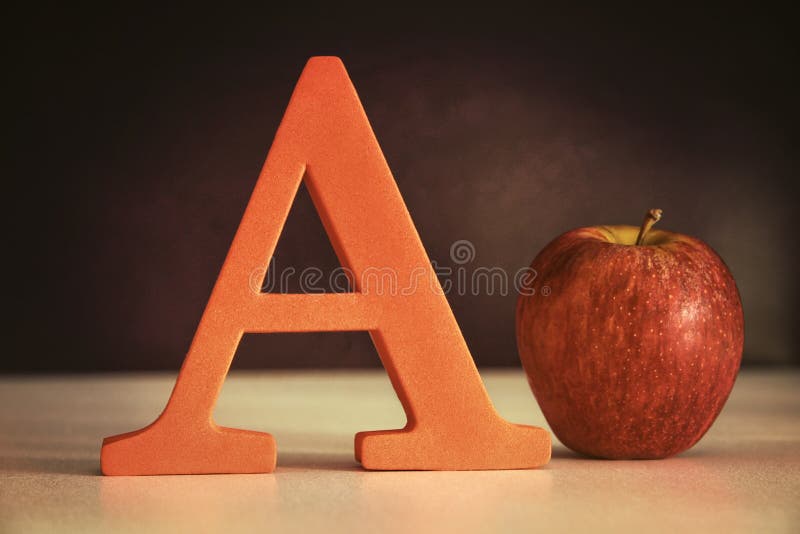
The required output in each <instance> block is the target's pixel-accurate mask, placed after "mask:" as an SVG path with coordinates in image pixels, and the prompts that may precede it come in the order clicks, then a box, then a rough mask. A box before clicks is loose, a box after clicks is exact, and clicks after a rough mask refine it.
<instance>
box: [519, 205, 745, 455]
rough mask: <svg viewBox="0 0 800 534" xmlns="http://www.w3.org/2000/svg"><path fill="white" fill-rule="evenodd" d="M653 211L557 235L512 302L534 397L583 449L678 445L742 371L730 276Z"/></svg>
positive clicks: (668, 450)
mask: <svg viewBox="0 0 800 534" xmlns="http://www.w3.org/2000/svg"><path fill="white" fill-rule="evenodd" d="M660 216H661V210H651V211H650V212H649V213H648V216H647V217H646V218H645V222H644V224H643V225H642V227H641V228H636V227H633V226H596V227H590V228H579V229H577V230H572V231H571V232H567V233H566V234H563V235H561V236H560V237H558V238H556V239H555V240H554V241H552V242H551V243H550V244H549V245H547V246H546V247H545V248H544V250H542V251H541V252H540V253H539V255H538V256H536V259H535V260H534V261H533V264H532V266H531V267H532V268H533V269H534V270H535V272H536V273H537V275H536V277H535V278H534V279H533V281H532V282H531V283H530V284H529V285H528V286H527V288H526V289H528V290H529V291H527V292H523V294H522V295H521V296H520V298H519V301H518V303H517V345H518V348H519V353H520V358H521V360H522V364H523V367H524V368H525V372H526V373H527V375H528V382H529V383H530V386H531V389H532V390H533V393H534V395H535V396H536V400H537V401H538V402H539V405H540V406H541V408H542V412H543V413H544V415H545V417H546V418H547V421H548V423H549V424H550V427H551V428H552V430H553V432H554V433H555V435H556V436H557V437H558V439H559V440H561V442H562V443H563V444H564V445H566V446H567V447H569V448H570V449H573V450H574V451H577V452H580V453H583V454H586V455H589V456H595V457H601V458H615V459H624V458H664V457H667V456H671V455H674V454H678V453H680V452H682V451H685V450H686V449H688V448H689V447H691V446H692V445H694V444H695V443H697V441H698V440H699V439H700V438H701V437H702V436H703V434H705V432H706V431H707V430H708V429H709V427H710V426H711V424H712V423H713V422H714V419H716V417H717V415H718V414H719V412H720V410H722V406H723V404H725V400H726V399H727V398H728V395H729V394H730V391H731V389H732V388H733V383H734V380H735V379H736V373H737V372H738V370H739V363H740V362H741V358H742V345H743V342H744V332H743V330H744V320H743V315H742V305H741V301H740V298H739V292H738V290H737V289H736V283H735V282H734V280H733V277H732V276H731V273H730V271H729V270H728V268H727V267H726V266H725V264H724V263H723V261H722V260H721V259H720V257H719V256H718V255H717V254H716V253H715V252H714V251H713V250H712V249H711V248H710V247H709V246H708V245H706V244H705V243H703V242H702V241H700V240H699V239H696V238H693V237H688V236H685V235H681V234H676V233H672V232H666V231H660V230H652V231H650V228H651V227H652V225H653V224H654V223H655V221H657V220H658V219H659V218H660ZM527 293H533V294H527Z"/></svg>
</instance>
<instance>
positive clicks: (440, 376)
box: [101, 57, 550, 475]
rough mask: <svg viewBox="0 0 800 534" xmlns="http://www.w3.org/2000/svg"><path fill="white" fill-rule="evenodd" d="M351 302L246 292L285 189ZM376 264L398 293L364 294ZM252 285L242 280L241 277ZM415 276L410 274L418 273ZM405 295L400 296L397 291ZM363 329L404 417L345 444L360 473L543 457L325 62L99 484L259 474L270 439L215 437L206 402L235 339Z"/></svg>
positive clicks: (242, 434) (312, 63)
mask: <svg viewBox="0 0 800 534" xmlns="http://www.w3.org/2000/svg"><path fill="white" fill-rule="evenodd" d="M304 177H305V180H306V185H307V187H308V190H309V192H310V193H311V197H312V199H313V201H314V205H315V206H316V208H317V210H318V211H319V213H320V218H321V219H322V222H323V225H324V227H325V229H326V231H327V233H328V235H329V236H330V239H331V242H332V244H333V248H334V250H335V251H336V254H337V256H338V258H339V261H340V262H341V263H342V265H343V266H344V267H345V268H347V269H348V270H349V271H350V273H351V274H352V280H351V282H352V285H353V290H354V292H353V293H327V294H308V295H305V294H270V293H261V292H260V286H261V283H262V281H263V274H264V272H265V266H266V265H267V263H268V260H269V258H270V257H272V254H273V252H274V250H275V245H276V243H277V241H278V237H279V236H280V233H281V231H282V229H283V225H284V222H285V221H286V217H287V214H288V213H289V209H290V207H291V205H292V202H293V200H294V197H295V194H296V193H297V190H298V187H299V186H300V181H301V180H303V179H304ZM387 267H388V268H391V272H392V273H394V274H393V276H395V277H396V281H397V282H398V283H397V286H398V287H399V288H401V289H400V290H398V291H392V292H389V294H386V292H382V291H376V292H370V291H369V290H367V289H366V288H365V287H363V283H362V282H363V280H364V276H365V274H367V273H369V272H370V270H372V271H374V270H375V269H384V270H385V268H387ZM254 273H260V274H261V276H259V277H258V279H257V280H256V281H255V283H253V274H254ZM420 273H422V274H423V276H419V275H420ZM415 282H418V283H416V285H415V286H413V287H409V283H412V284H413V283H415ZM335 330H368V331H369V333H370V335H371V337H372V341H373V343H374V344H375V347H376V349H377V351H378V354H379V355H380V358H381V361H382V362H383V365H384V367H385V368H386V371H387V373H388V374H389V378H390V379H391V382H392V385H393V386H394V389H395V391H396V392H397V395H398V397H399V398H400V402H401V403H402V405H403V408H404V410H405V412H406V416H407V420H408V423H407V425H406V426H405V428H403V429H400V430H384V431H374V432H359V433H358V434H357V435H356V438H355V455H356V459H357V460H358V461H360V462H361V464H362V466H363V467H365V468H367V469H382V470H400V469H434V470H461V469H520V468H532V467H538V466H541V465H543V464H545V463H547V461H548V460H549V458H550V436H549V434H548V433H547V431H545V430H543V429H541V428H537V427H529V426H522V425H516V424H512V423H509V422H507V421H505V420H504V419H503V418H501V417H500V416H499V415H498V414H497V412H496V411H495V409H494V407H493V406H492V403H491V401H490V399H489V397H488V395H487V393H486V390H485V389H484V387H483V383H482V382H481V378H480V375H479V374H478V370H477V368H476V367H475V364H474V363H473V361H472V357H471V355H470V353H469V350H468V349H467V345H466V343H465V342H464V339H463V337H462V336H461V332H460V330H459V328H458V324H457V323H456V321H455V318H454V317H453V314H452V311H451V310H450V307H449V305H448V304H447V300H446V299H445V297H444V295H443V292H442V290H441V286H440V285H439V282H438V280H437V279H436V275H435V273H434V272H433V269H432V267H431V264H430V262H429V260H428V257H427V254H426V252H425V249H424V248H423V246H422V243H421V241H420V239H419V236H418V235H417V232H416V229H415V228H414V224H413V222H412V220H411V216H410V215H409V213H408V210H407V209H406V206H405V203H404V202H403V199H402V197H401V196H400V191H399V190H398V189H397V185H396V183H395V181H394V178H393V177H392V174H391V171H390V170H389V167H388V165H387V164H386V161H385V159H384V157H383V153H382V152H381V149H380V147H379V146H378V141H377V139H376V138H375V135H374V133H373V132H372V128H371V127H370V125H369V121H368V120H367V116H366V114H365V113H364V110H363V108H362V107H361V103H360V101H359V99H358V95H357V94H356V92H355V89H354V87H353V85H352V83H351V82H350V79H349V77H348V75H347V72H346V71H345V69H344V65H343V64H342V62H341V61H340V60H339V59H338V58H333V57H315V58H312V59H311V60H309V62H308V64H307V65H306V67H305V69H304V70H303V73H302V75H301V76H300V80H299V82H298V83H297V87H296V88H295V90H294V93H293V94H292V98H291V100H290V102H289V106H288V108H287V109H286V114H285V115H284V118H283V121H282V122H281V125H280V127H279V128H278V132H277V134H276V135H275V140H274V142H273V144H272V148H271V149H270V151H269V154H268V156H267V160H266V163H265V164H264V168H263V170H262V171H261V175H260V176H259V178H258V182H257V183H256V186H255V190H254V192H253V195H252V197H251V198H250V202H249V204H248V205H247V209H246V211H245V213H244V216H243V217H242V221H241V224H240V225H239V229H238V230H237V232H236V236H235V237H234V239H233V244H232V245H231V248H230V250H229V252H228V256H227V258H226V259H225V263H224V264H223V266H222V270H221V272H220V275H219V278H218V279H217V283H216V285H215V286H214V289H213V291H212V293H211V297H210V298H209V301H208V305H207V306H206V309H205V311H204V313H203V316H202V318H201V320H200V324H199V326H198V327H197V332H196V333H195V336H194V339H193V341H192V344H191V347H190V348H189V352H188V354H187V355H186V359H185V360H184V363H183V367H182V368H181V371H180V374H179V376H178V380H177V382H176V384H175V388H174V390H173V392H172V395H171V397H170V399H169V402H168V403H167V406H166V408H165V409H164V412H163V413H162V414H161V416H160V417H159V418H158V419H157V420H156V421H155V422H154V423H152V424H151V425H150V426H148V427H145V428H143V429H141V430H138V431H134V432H130V433H127V434H121V435H118V436H113V437H109V438H106V439H105V440H104V441H103V448H102V453H101V465H102V470H103V473H104V474H106V475H154V474H181V473H183V474H191V473H267V472H271V471H273V470H274V469H275V461H276V447H275V441H274V440H273V438H272V436H271V435H270V434H265V433H262V432H252V431H247V430H238V429H232V428H224V427H220V426H217V425H216V424H215V423H214V422H213V420H212V412H213V408H214V404H215V402H216V400H217V397H218V395H219V393H220V390H221V388H222V384H223V382H224V380H225V376H226V374H227V373H228V369H229V367H230V364H231V361H232V360H233V357H234V354H235V352H236V348H237V346H238V344H239V341H240V339H241V337H242V335H243V334H244V333H246V332H264V333H266V332H310V331H335Z"/></svg>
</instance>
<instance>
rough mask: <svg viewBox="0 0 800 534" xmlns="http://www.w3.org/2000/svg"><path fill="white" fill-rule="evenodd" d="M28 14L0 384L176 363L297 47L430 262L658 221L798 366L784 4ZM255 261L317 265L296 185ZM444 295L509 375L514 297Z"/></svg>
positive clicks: (13, 21)
mask: <svg viewBox="0 0 800 534" xmlns="http://www.w3.org/2000/svg"><path fill="white" fill-rule="evenodd" d="M286 4H289V3H286ZM38 6H39V7H36V8H29V9H27V10H25V11H24V12H23V11H17V12H13V11H12V12H9V13H8V14H7V16H6V20H5V26H6V30H5V31H4V34H5V35H4V39H5V40H6V43H5V47H4V48H5V50H6V62H5V70H6V84H5V85H6V88H7V89H8V90H9V95H8V96H7V97H6V108H7V112H8V116H9V122H8V124H9V125H10V128H11V139H12V140H11V142H10V143H8V144H7V149H8V150H9V152H10V155H11V157H10V168H9V169H8V171H7V173H6V174H5V179H4V185H5V188H6V189H5V191H4V195H3V198H4V205H5V210H4V213H5V216H6V219H7V220H6V234H5V235H6V239H7V240H8V241H10V246H8V247H7V250H8V249H10V251H11V253H9V254H8V255H7V256H6V260H5V263H6V265H7V268H8V269H10V272H8V274H7V276H6V284H7V288H6V291H7V292H8V293H7V294H8V299H6V300H5V302H6V304H7V306H8V309H7V312H10V314H11V315H13V316H14V319H13V320H12V323H11V324H10V325H8V326H7V328H6V330H7V332H8V335H9V336H10V341H9V342H7V344H6V350H5V351H4V354H3V356H2V359H1V360H0V361H1V362H2V363H1V365H2V367H0V369H1V370H4V371H65V370H67V371H86V370H135V369H177V368H178V367H179V366H180V363H181V361H182V359H183V356H184V354H185V352H186V350H187V348H188V346H189V342H190V340H191V337H192V334H193V332H194V328H195V326H196V325H197V322H198V320H199V318H200V315H201V313H202V310H203V307H204V305H205V303H206V299H207V298H208V296H209V293H210V291H211V288H212V285H213V283H214V281H215V278H216V276H217V273H218V271H219V268H220V265H221V264H222V261H223V259H224V257H225V254H226V252H227V249H228V246H229V244H230V242H231V239H232V237H233V234H234V232H235V230H236V227H237V224H238V222H239V219H240V217H241V215H242V213H243V210H244V207H245V205H246V202H247V199H248V198H249V195H250V193H251V191H252V188H253V186H254V184H255V180H256V178H257V176H258V173H259V170H260V168H261V165H262V163H263V161H264V158H265V156H266V153H267V150H268V148H269V146H270V143H271V141H272V138H273V135H274V133H275V130H276V128H277V126H278V123H279V121H280V119H281V116H282V114H283V111H284V109H285V106H286V104H287V102H288V99H289V96H290V94H291V91H292V88H293V86H294V83H295V82H296V80H297V77H298V75H299V74H300V71H301V70H302V68H303V65H304V63H305V61H306V60H307V59H308V57H309V56H312V55H337V56H340V57H341V58H342V59H343V60H344V62H345V65H346V66H347V68H348V70H349V73H350V76H351V78H352V80H353V82H354V84H355V86H356V88H357V90H358V91H359V94H360V96H361V98H362V101H363V104H364V107H365V109H366V111H367V114H368V116H369V118H370V120H371V123H372V125H373V128H374V130H375V133H376V135H377V137H378V140H379V142H380V143H381V146H382V148H383V151H384V153H385V156H386V158H387V160H388V162H389V165H390V167H391V168H392V170H393V172H394V175H395V177H396V179H397V182H398V185H399V187H400V190H401V192H402V193H403V195H404V198H405V201H406V203H407V204H408V207H409V210H410V212H411V214H412V216H413V218H414V221H415V223H416V225H417V229H418V231H419V233H420V235H421V237H422V240H423V243H424V244H425V246H426V248H427V250H428V252H429V255H430V257H431V259H434V260H436V261H438V262H439V264H441V265H445V266H446V265H450V266H455V265H454V264H453V263H452V261H451V260H450V255H449V249H450V245H451V244H452V243H453V242H454V241H455V240H458V239H467V240H469V241H471V242H472V243H474V245H475V247H476V251H477V257H476V258H475V261H474V262H472V263H471V264H470V265H468V267H474V266H478V265H483V266H499V267H503V268H506V269H510V270H516V269H518V268H519V267H523V266H526V265H528V264H529V263H530V261H531V260H532V258H533V257H534V256H535V255H536V253H537V252H538V251H539V250H540V249H541V248H542V247H543V246H544V245H545V244H546V243H547V242H548V241H549V240H550V239H552V238H553V237H555V236H556V235H558V234H560V233H562V232H564V231H566V230H568V229H570V228H573V227H576V226H584V225H592V224H620V223H627V224H638V223H639V222H640V220H641V217H642V215H643V213H644V212H645V210H646V209H648V208H651V207H660V208H663V209H664V212H665V215H664V220H663V221H662V223H660V226H661V227H663V228H665V229H670V230H674V231H679V232H685V233H689V234H692V235H696V236H698V237H701V238H702V239H704V240H705V241H707V242H708V243H709V244H710V245H711V246H712V247H714V248H715V249H716V250H717V251H718V252H719V253H720V255H721V256H722V257H723V258H724V259H725V260H726V262H727V263H728V265H729V266H730V268H731V270H732V271H733V273H734V276H735V277H736V279H737V281H738V284H739V288H740V291H741V294H742V298H743V302H744V307H745V318H746V325H747V330H746V347H745V361H746V362H747V363H751V364H752V363H764V364H786V363H798V361H799V360H798V350H797V349H798V328H797V326H798V325H797V319H796V316H797V312H798V297H799V296H800V295H798V283H797V277H796V273H797V267H798V265H797V262H798V260H797V258H798V256H797V236H796V234H795V231H794V230H793V225H794V224H795V220H796V216H795V213H794V212H795V205H796V202H795V195H794V194H793V193H791V192H790V188H794V184H795V183H796V181H797V180H796V169H797V167H796V158H795V155H796V154H795V149H796V144H795V141H796V138H795V136H794V130H795V129H796V127H797V121H796V119H797V114H796V111H797V105H796V100H797V94H798V88H797V86H796V85H795V84H794V83H793V82H792V77H793V74H794V71H795V70H796V67H797V61H796V60H797V54H796V52H797V49H796V46H795V44H796V43H795V42H794V41H793V40H791V38H790V32H791V31H794V28H792V27H791V26H790V20H792V18H791V17H789V16H788V14H787V13H780V12H774V11H767V10H766V9H764V10H762V11H757V12H748V11H737V10H735V9H732V8H729V7H726V8H725V9H724V10H713V11H712V10H709V11H698V10H697V9H691V10H686V11H676V10H674V9H673V10H670V11H668V12H666V11H659V10H658V9H653V8H647V9H646V10H642V11H631V10H630V9H629V8H626V9H621V8H620V9H616V10H615V9H611V8H606V9H603V10H591V11H573V12H564V11H559V12H555V11H552V10H548V9H545V8H529V9H528V10H527V11H524V12H523V11H516V10H512V9H502V8H500V7H499V6H495V7H492V8H491V9H488V8H483V9H481V10H475V11H469V10H467V9H465V8H463V7H462V8H458V9H456V10H445V9H441V10H437V9H433V8H431V7H430V6H427V7H424V8H412V7H409V6H406V7H404V8H403V9H402V10H400V9H398V10H395V11H389V10H387V11H379V10H378V9H377V8H374V9H373V10H372V11H370V10H363V11H359V12H343V11H341V10H340V8H339V7H328V8H319V7H315V6H313V5H310V4H303V5H302V6H300V7H299V8H297V10H296V12H289V11H287V9H291V8H287V7H286V6H285V5H284V6H278V7H272V8H270V9H268V10H267V9H264V10H263V11H260V12H256V11H251V10H244V9H242V10H239V11H236V10H233V9H231V8H227V7H226V8H222V9H221V10H216V11H207V12H204V11H200V10H198V8H197V7H192V8H191V9H190V8H175V9H170V10H167V9H163V8H159V9H153V10H150V11H143V10H142V8H141V7H135V8H124V9H123V8H119V7H117V8H109V7H106V8H99V7H98V8H91V9H90V8H88V7H84V8H80V9H77V10H76V8H75V7H52V6H50V7H48V6H47V5H46V4H39V5H38ZM487 9H488V10H487ZM276 261H277V264H278V265H279V266H280V267H286V266H295V267H297V268H298V269H299V268H302V267H305V266H310V265H318V266H320V267H321V268H323V270H325V271H330V270H332V269H333V268H334V267H336V265H337V262H336V259H335V256H334V254H333V252H332V250H331V247H330V245H329V244H328V243H327V240H326V237H325V234H324V230H323V229H322V227H321V225H320V222H319V219H318V217H317V216H316V213H315V212H314V210H313V207H312V205H311V202H310V199H309V197H308V195H307V193H305V192H304V191H303V192H302V194H301V196H300V197H299V199H298V201H297V203H296V204H295V206H294V208H293V211H292V214H291V215H290V219H289V221H288V222H287V226H286V230H285V233H284V234H283V236H282V239H281V242H280V244H279V247H278V251H277V254H276ZM448 299H449V301H450V304H451V305H452V307H453V309H454V313H455V315H456V318H457V319H458V321H459V324H460V325H461V328H462V330H463V332H464V335H465V337H466V340H467V343H468V344H469V346H470V348H471V350H472V353H473V356H474V357H475V359H476V361H477V362H478V364H479V365H517V363H518V360H517V355H516V349H515V340H514V305H515V296H513V295H509V296H498V295H494V296H491V295H480V296H458V295H452V294H451V295H449V296H448ZM372 365H379V360H378V357H377V355H376V353H375V351H374V349H373V347H372V345H371V343H370V341H369V338H368V336H367V335H366V334H365V333H340V334H305V335H296V334H294V335H292V334H284V335H262V336H253V335H250V336H246V338H245V340H244V342H243V344H242V345H241V347H240V349H239V352H238V354H237V358H236V360H235V362H234V367H239V368H243V367H295V366H296V367H340V366H348V367H352V366H372Z"/></svg>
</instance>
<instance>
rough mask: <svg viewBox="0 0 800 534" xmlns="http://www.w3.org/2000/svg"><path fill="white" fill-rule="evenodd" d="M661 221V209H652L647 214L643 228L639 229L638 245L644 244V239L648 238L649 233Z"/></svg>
mask: <svg viewBox="0 0 800 534" xmlns="http://www.w3.org/2000/svg"><path fill="white" fill-rule="evenodd" d="M660 220H661V210H659V209H652V210H650V211H648V212H647V213H646V214H645V216H644V221H643V222H642V226H641V228H639V236H638V237H637V238H636V244H637V245H642V244H644V238H645V236H647V232H649V231H650V229H651V228H652V227H653V225H654V224H656V223H657V222H658V221H660Z"/></svg>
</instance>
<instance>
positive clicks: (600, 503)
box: [0, 370, 800, 534]
mask: <svg viewBox="0 0 800 534" xmlns="http://www.w3.org/2000/svg"><path fill="white" fill-rule="evenodd" d="M482 375H483V377H484V380H485V381H486V385H487V388H488V389H489V393H490V394H491V396H492V398H493V400H494V402H495V404H496V406H497V408H498V410H499V411H500V413H501V414H502V415H504V416H505V417H506V418H508V419H510V420H512V421H514V422H519V423H529V424H536V425H540V426H544V425H545V422H544V418H543V417H542V414H541V412H540V411H539V409H538V407H537V405H536V403H535V401H534V399H533V397H532V395H531V394H530V391H529V390H528V387H527V384H526V382H525V378H524V375H523V374H522V373H521V372H519V371H488V370H487V371H484V372H482ZM174 378H175V375H174V374H136V375H133V374H120V375H92V376H48V377H12V376H6V377H0V532H3V533H10V532H40V531H46V532H52V531H79V532H115V531H123V532H124V531H128V532H144V533H148V534H149V533H154V532H166V531H180V532H191V531H193V530H196V531H205V532H220V531H226V532H227V531H230V532H248V531H253V532H255V531H259V532H314V531H318V532H325V533H328V532H376V533H383V532H413V533H424V532H434V533H439V532H460V533H467V532H502V533H504V532H516V531H555V532H587V531H590V532H603V531H609V532H620V531H625V530H634V531H641V532H658V531H663V532H676V531H680V532H768V531H772V532H800V511H799V510H800V372H798V371H793V370H792V371H789V370H747V371H744V372H742V373H741V374H740V376H739V380H738V382H737V384H736V387H735V388H734V391H733V394H732V396H731V399H730V400H729V402H728V404H727V406H726V408H725V410H724V411H723V413H722V414H721V415H720V417H719V419H718V420H717V422H716V424H715V425H714V426H713V427H712V429H711V430H710V432H709V433H708V434H707V435H706V437H705V438H704V439H703V440H702V441H701V442H700V443H699V444H698V445H697V446H695V447H694V448H693V449H692V450H690V451H688V452H686V453H684V454H682V455H680V456H678V457H676V458H672V459H668V460H660V461H630V462H627V461H625V462H623V461H600V460H589V459H585V458H581V457H579V456H576V455H574V454H572V453H571V452H569V451H568V450H566V449H564V448H563V447H562V446H561V445H559V444H558V443H557V442H556V443H555V446H554V450H553V459H552V461H551V462H550V464H549V465H547V466H546V467H545V468H543V469H539V470H530V471H484V472H366V471H363V470H361V469H360V468H359V467H358V466H357V464H356V463H355V462H354V460H353V450H352V447H353V434H354V433H355V432H357V431H359V430H368V429H388V428H398V427H402V426H403V425H404V423H405V416H404V414H403V412H402V409H401V408H400V404H399V403H398V401H397V399H396V397H395V396H394V392H393V390H392V388H391V386H390V384H389V381H388V378H387V377H386V375H385V374H384V373H383V372H382V371H356V372H321V371H318V372H260V373H244V372H238V373H237V372H235V373H232V374H231V375H230V376H229V377H228V380H227V381H226V383H225V388H224V390H223V393H222V396H221V398H220V402H219V405H218V409H217V412H216V420H217V422H218V423H220V424H224V425H226V426H237V427H242V428H248V429H253V430H264V431H268V432H271V433H272V434H274V435H275V437H276V439H277V441H278V469H277V471H276V472H275V473H274V474H264V475H210V476H197V475H195V476H162V477H103V476H101V475H100V474H99V448H100V442H101V440H102V438H103V436H106V435H111V434H116V433H119V432H125V431H129V430H132V429H135V428H139V427H141V426H143V425H145V424H147V423H149V422H150V421H151V420H152V419H153V418H154V417H155V416H156V415H157V414H158V413H159V412H160V410H161V408H162V407H163V404H164V402H165V400H166V398H167V396H168V395H169V392H170V390H171V387H172V384H173V381H174Z"/></svg>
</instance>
